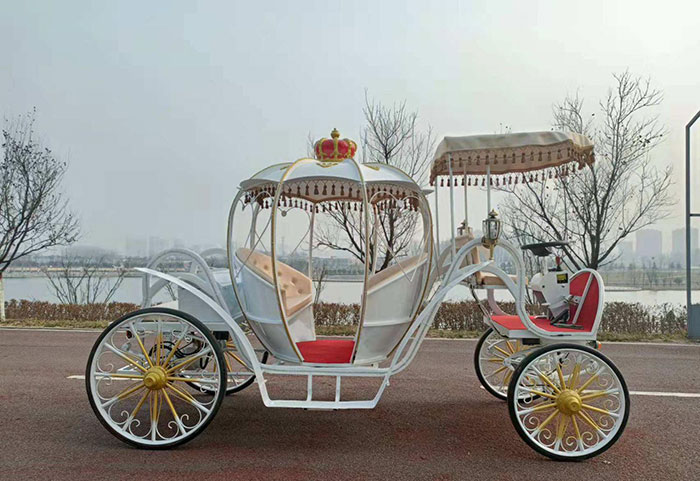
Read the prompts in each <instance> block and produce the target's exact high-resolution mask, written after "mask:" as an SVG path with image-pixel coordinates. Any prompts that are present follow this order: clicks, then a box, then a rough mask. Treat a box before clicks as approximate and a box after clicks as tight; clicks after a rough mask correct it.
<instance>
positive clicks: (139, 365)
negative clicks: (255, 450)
mask: <svg viewBox="0 0 700 481" xmlns="http://www.w3.org/2000/svg"><path fill="white" fill-rule="evenodd" d="M174 347H177V350H175V349H174ZM220 371H221V369H220V366H219V362H218V358H217V356H216V354H215V351H214V348H213V346H212V345H211V344H210V343H209V342H208V340H207V338H206V337H205V336H204V334H203V333H202V332H201V331H200V330H199V329H198V328H197V327H195V326H194V325H193V324H191V323H189V322H188V321H187V320H185V319H183V318H180V317H177V316H174V315H169V314H164V313H154V314H141V315H137V316H134V317H130V318H128V319H125V320H124V321H122V322H120V323H119V324H118V325H117V326H115V327H113V328H111V329H110V331H109V333H108V334H107V335H106V336H105V337H104V338H103V339H102V340H101V342H100V344H99V345H98V346H97V349H96V350H95V355H94V357H93V359H92V363H91V365H90V387H91V389H90V394H91V396H92V400H93V402H94V404H95V406H96V407H97V411H98V413H99V415H100V416H101V417H102V419H103V420H104V421H105V422H106V423H107V424H108V425H109V426H110V427H111V428H112V429H113V430H114V431H115V432H117V433H118V434H119V435H120V436H122V437H124V438H126V439H128V440H130V441H133V442H136V443H138V444H142V445H161V444H170V443H174V442H177V441H180V440H183V439H185V438H187V437H189V436H191V435H192V434H193V433H194V432H195V431H197V429H198V428H199V427H200V426H202V425H203V424H205V423H206V422H207V420H208V419H209V418H210V417H211V416H212V415H213V411H214V409H213V408H214V406H215V404H216V400H217V398H218V395H219V387H220V385H221V375H220ZM192 380H197V382H198V383H200V384H201V385H204V384H206V385H207V386H208V389H207V390H206V391H205V390H203V389H197V388H196V387H193V385H192V382H191V381H192ZM149 386H150V387H149Z"/></svg>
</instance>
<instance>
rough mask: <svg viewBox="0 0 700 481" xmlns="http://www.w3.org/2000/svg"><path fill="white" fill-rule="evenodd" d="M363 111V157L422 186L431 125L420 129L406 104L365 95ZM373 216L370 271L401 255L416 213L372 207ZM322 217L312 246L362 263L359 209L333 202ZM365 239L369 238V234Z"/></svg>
mask: <svg viewBox="0 0 700 481" xmlns="http://www.w3.org/2000/svg"><path fill="white" fill-rule="evenodd" d="M363 112H364V115H365V121H366V126H365V128H364V131H363V132H362V139H361V144H362V148H363V161H364V162H367V163H372V162H374V163H381V164H388V165H392V166H394V167H398V168H399V169H401V170H402V171H404V172H405V173H406V174H408V175H409V176H411V177H412V178H413V180H415V181H416V182H417V183H418V184H421V185H422V184H425V183H426V181H427V176H428V168H429V167H430V161H431V159H432V154H433V148H434V145H435V138H434V136H433V133H432V129H430V128H428V129H427V130H425V131H422V130H420V128H419V126H418V113H417V112H411V111H409V110H408V109H407V107H406V102H402V103H400V104H394V105H391V106H386V105H383V104H381V103H379V102H376V101H374V100H371V99H370V98H369V97H368V96H367V94H366V93H365V106H364V109H363ZM374 215H376V216H377V222H376V224H377V225H378V229H379V232H380V235H381V239H382V240H381V242H377V243H376V245H375V243H374V242H373V241H372V240H371V241H370V246H369V252H368V254H369V262H370V264H371V265H375V260H376V266H377V268H376V270H377V271H381V270H382V269H385V268H386V267H388V266H389V265H390V264H391V261H392V260H393V259H394V258H396V257H400V256H401V255H405V252H406V250H407V249H408V248H409V247H410V246H411V245H412V235H413V233H414V232H415V226H416V222H417V221H418V216H417V215H415V213H414V212H411V211H410V210H399V209H386V210H378V211H376V212H375V214H374ZM327 217H328V218H329V219H330V222H326V223H325V224H320V225H319V229H318V243H317V245H319V246H324V247H327V248H330V249H333V250H338V251H345V252H348V253H350V254H352V255H353V256H354V257H355V258H356V259H358V260H359V261H361V262H365V255H366V252H365V251H366V249H365V246H366V244H365V236H366V232H364V231H363V227H362V226H363V225H364V222H363V221H362V214H361V212H360V211H359V210H355V208H354V206H351V205H347V204H339V205H338V206H337V208H336V209H333V210H329V211H327ZM370 239H373V236H372V235H371V233H370Z"/></svg>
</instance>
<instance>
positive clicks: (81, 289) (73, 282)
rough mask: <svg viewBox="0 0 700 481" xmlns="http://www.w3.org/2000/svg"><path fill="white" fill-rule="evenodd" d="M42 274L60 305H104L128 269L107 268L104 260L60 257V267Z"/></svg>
mask: <svg viewBox="0 0 700 481" xmlns="http://www.w3.org/2000/svg"><path fill="white" fill-rule="evenodd" d="M42 272H43V273H44V275H45V276H46V278H47V279H48V281H49V284H50V285H51V288H52V290H53V292H54V295H55V296H56V298H57V299H58V300H59V302H61V303H62V304H107V303H108V302H109V301H110V300H112V298H113V297H114V294H116V292H117V290H118V289H119V286H121V284H122V282H123V281H124V277H125V276H126V273H127V269H123V268H121V267H117V268H116V269H106V268H105V267H104V258H100V259H98V258H92V257H91V258H81V259H78V258H76V257H71V256H63V257H62V259H61V264H60V266H58V267H57V268H54V269H49V268H44V269H42Z"/></svg>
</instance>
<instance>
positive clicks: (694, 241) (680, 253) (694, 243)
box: [671, 227, 698, 264]
mask: <svg viewBox="0 0 700 481" xmlns="http://www.w3.org/2000/svg"><path fill="white" fill-rule="evenodd" d="M697 251H698V229H696V228H695V227H693V228H691V229H690V252H691V254H693V257H695V253H696V252H697ZM693 261H694V262H698V259H693ZM671 262H679V263H681V264H685V228H682V229H675V230H674V231H673V232H672V234H671Z"/></svg>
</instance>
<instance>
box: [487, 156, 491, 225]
mask: <svg viewBox="0 0 700 481" xmlns="http://www.w3.org/2000/svg"><path fill="white" fill-rule="evenodd" d="M489 212H491V164H489V165H487V166H486V215H487V216H488V215H489Z"/></svg>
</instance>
